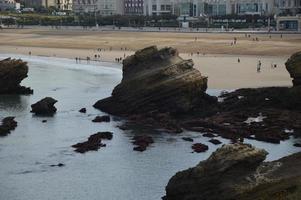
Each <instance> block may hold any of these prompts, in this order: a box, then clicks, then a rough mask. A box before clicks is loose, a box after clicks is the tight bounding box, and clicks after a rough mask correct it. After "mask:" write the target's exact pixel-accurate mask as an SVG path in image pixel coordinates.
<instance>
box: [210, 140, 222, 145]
mask: <svg viewBox="0 0 301 200" xmlns="http://www.w3.org/2000/svg"><path fill="white" fill-rule="evenodd" d="M209 142H210V143H212V144H215V145H219V144H221V143H222V142H221V141H219V140H217V139H211V140H209Z"/></svg>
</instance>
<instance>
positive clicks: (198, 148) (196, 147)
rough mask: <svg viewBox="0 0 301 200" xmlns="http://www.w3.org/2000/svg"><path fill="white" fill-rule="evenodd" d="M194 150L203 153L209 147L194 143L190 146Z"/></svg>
mask: <svg viewBox="0 0 301 200" xmlns="http://www.w3.org/2000/svg"><path fill="white" fill-rule="evenodd" d="M191 148H192V149H193V151H194V152H196V153H203V152H205V151H207V150H208V149H209V147H208V146H207V145H205V144H202V143H195V144H193V145H192V146H191Z"/></svg>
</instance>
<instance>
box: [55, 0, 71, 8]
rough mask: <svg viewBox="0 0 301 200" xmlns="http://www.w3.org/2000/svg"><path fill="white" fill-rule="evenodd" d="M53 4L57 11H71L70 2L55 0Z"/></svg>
mask: <svg viewBox="0 0 301 200" xmlns="http://www.w3.org/2000/svg"><path fill="white" fill-rule="evenodd" d="M55 4H56V5H55V7H56V8H57V9H59V10H65V11H67V10H72V0H56V2H55Z"/></svg>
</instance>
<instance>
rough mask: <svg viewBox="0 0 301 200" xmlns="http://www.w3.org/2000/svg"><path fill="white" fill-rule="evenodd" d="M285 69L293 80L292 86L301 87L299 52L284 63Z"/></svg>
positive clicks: (300, 54)
mask: <svg viewBox="0 0 301 200" xmlns="http://www.w3.org/2000/svg"><path fill="white" fill-rule="evenodd" d="M285 66H286V69H287V70H288V72H289V73H290V75H291V77H292V78H293V84H294V86H299V85H301V52H297V53H295V54H293V55H292V56H291V57H290V58H289V59H288V60H287V62H286V63H285Z"/></svg>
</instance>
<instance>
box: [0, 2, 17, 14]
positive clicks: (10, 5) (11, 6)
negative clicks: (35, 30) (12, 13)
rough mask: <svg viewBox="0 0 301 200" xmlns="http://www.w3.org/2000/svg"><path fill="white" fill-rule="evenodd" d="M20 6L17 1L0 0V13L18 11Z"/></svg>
mask: <svg viewBox="0 0 301 200" xmlns="http://www.w3.org/2000/svg"><path fill="white" fill-rule="evenodd" d="M18 7H20V4H19V3H17V2H16V1H15V0H0V11H6V10H16V9H18Z"/></svg>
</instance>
